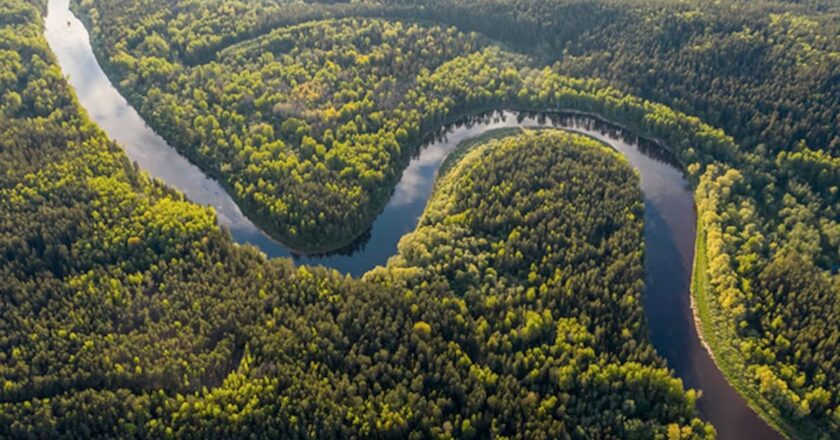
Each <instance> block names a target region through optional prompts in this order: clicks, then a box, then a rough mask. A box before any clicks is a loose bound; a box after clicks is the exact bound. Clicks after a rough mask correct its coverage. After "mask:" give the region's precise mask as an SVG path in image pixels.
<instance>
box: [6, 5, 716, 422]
mask: <svg viewBox="0 0 840 440" xmlns="http://www.w3.org/2000/svg"><path fill="white" fill-rule="evenodd" d="M42 8H43V5H42V4H32V3H28V2H26V1H24V0H10V1H8V2H5V3H3V4H2V5H0V36H2V38H0V66H2V67H1V68H0V73H2V74H1V75H0V81H2V83H0V84H2V90H3V96H2V103H0V113H2V114H3V115H4V117H3V119H0V132H1V133H2V135H0V171H2V172H0V206H1V207H2V209H0V224H2V225H3V228H0V252H2V256H3V258H2V260H1V261H0V309H2V311H3V320H0V382H2V385H3V386H2V389H0V437H3V438H79V437H83V438H112V437H123V438H126V437H146V438H171V437H178V438H230V437H249V438H251V437H253V438H264V437H286V438H302V437H324V438H335V437H359V436H365V437H390V438H405V437H408V438H428V437H441V438H452V437H464V438H468V437H477V438H483V437H488V436H497V437H508V438H564V437H565V438H610V437H612V438H616V437H618V438H622V437H637V438H657V437H658V438H665V437H668V438H710V437H712V436H713V435H714V430H713V428H712V427H711V426H709V425H707V424H705V423H703V422H701V421H700V420H699V419H698V418H697V417H696V412H695V409H694V403H695V400H696V398H697V394H696V393H695V392H694V391H692V390H688V391H685V390H684V389H683V387H682V384H681V382H680V381H679V380H678V379H675V378H673V377H672V376H671V374H670V372H669V370H668V369H667V368H666V367H665V365H664V362H663V361H662V360H661V359H660V358H659V357H658V356H657V355H656V354H655V352H654V351H653V349H652V347H651V344H650V342H649V341H648V339H647V334H646V324H645V320H644V316H643V314H642V311H641V306H640V295H641V288H642V281H641V274H642V268H641V256H642V254H641V251H640V248H641V242H642V236H641V230H642V224H641V209H642V206H641V199H640V192H639V189H638V183H639V182H638V178H637V177H636V176H635V175H634V173H633V172H632V170H631V169H630V168H629V165H628V164H627V163H626V162H624V161H623V160H622V159H620V158H619V157H618V156H617V155H616V154H615V153H612V152H610V151H608V150H607V149H606V148H605V147H603V146H601V145H599V144H597V143H595V142H593V141H591V140H587V139H586V138H583V137H580V136H573V135H569V134H560V133H539V134H535V133H523V134H521V135H519V136H517V137H512V138H509V139H505V140H503V141H498V142H494V143H490V144H487V145H486V146H482V147H481V148H479V149H476V150H475V151H474V152H473V153H470V155H469V156H468V157H466V158H465V159H464V160H462V161H460V162H459V163H458V165H457V167H455V168H453V169H452V170H451V171H450V172H449V173H448V174H447V176H446V177H445V178H444V179H441V180H440V183H439V188H438V189H437V191H436V194H435V196H434V199H433V200H432V202H431V203H430V206H429V208H428V210H427V212H426V214H425V215H424V218H423V222H422V226H421V227H420V228H419V229H418V230H417V231H416V232H415V233H414V234H412V235H410V236H409V237H407V238H406V239H405V241H404V242H403V243H402V244H401V247H400V253H399V255H398V256H396V257H394V259H393V260H392V261H391V262H389V264H388V266H387V267H381V268H378V269H376V270H375V271H373V272H371V273H370V274H369V275H368V276H366V277H365V279H364V280H354V279H351V278H349V277H345V276H343V275H341V274H338V273H336V272H334V271H330V270H327V269H324V268H309V267H294V266H293V265H292V263H291V261H290V260H285V259H277V260H269V259H266V258H265V257H264V256H263V255H262V254H260V253H259V252H258V251H257V250H256V249H254V248H252V247H250V246H240V245H237V244H234V243H232V241H231V239H230V237H229V235H228V234H227V233H226V232H224V231H222V230H220V229H219V228H218V227H217V226H216V222H215V213H214V212H213V210H212V209H210V208H204V207H200V206H197V205H195V204H193V203H191V202H189V201H186V200H184V198H183V197H182V196H181V195H180V194H178V193H176V192H174V191H172V190H170V189H167V188H166V187H165V186H163V185H162V184H161V183H160V182H157V181H154V180H152V179H150V178H149V177H148V176H147V175H145V174H143V173H141V172H139V171H138V170H137V169H136V168H135V167H134V166H133V165H132V164H130V163H129V162H128V161H127V159H126V158H125V156H124V155H123V153H122V152H121V150H120V149H119V148H118V146H117V145H115V144H114V143H112V142H111V141H109V140H107V139H106V138H105V136H104V134H103V133H102V131H100V130H99V128H97V127H96V126H95V125H93V124H92V123H91V122H90V121H89V120H88V119H87V116H86V115H85V114H84V113H83V112H82V111H81V110H80V108H79V105H78V103H77V101H76V99H75V98H74V96H73V94H72V91H71V90H70V89H69V88H68V87H69V86H68V84H67V83H66V82H65V80H64V79H63V78H62V75H61V72H60V69H59V68H58V66H57V65H56V64H55V62H54V59H53V56H52V54H51V53H50V52H49V49H48V47H47V44H46V42H45V40H44V38H43V37H42V36H41V33H42V24H41V23H42V20H41V14H42V12H43V11H42V10H41V9H42ZM482 155H485V156H487V158H489V159H490V160H489V161H487V162H485V161H484V160H482V159H483V158H482ZM544 158H550V159H551V160H550V161H549V162H546V161H544V160H543V159H544ZM568 182H576V184H575V185H571V184H568ZM591 194H598V195H599V197H597V198H592V197H590V195H591ZM430 252H434V256H433V258H434V263H433V264H429V262H428V260H426V259H427V258H429V257H430V256H431V255H430Z"/></svg>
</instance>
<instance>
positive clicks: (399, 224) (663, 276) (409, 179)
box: [46, 0, 781, 439]
mask: <svg viewBox="0 0 840 440" xmlns="http://www.w3.org/2000/svg"><path fill="white" fill-rule="evenodd" d="M68 3H69V0H50V2H49V14H48V16H47V19H46V37H47V41H48V42H49V44H50V47H51V48H52V50H53V52H54V53H55V54H56V56H57V57H58V61H59V64H60V65H61V68H62V70H63V72H64V74H65V75H66V76H67V77H68V78H69V81H70V84H71V85H72V86H73V88H74V89H75V91H76V94H77V96H78V98H79V101H80V102H81V104H82V106H83V107H84V108H85V109H86V110H87V112H88V113H89V115H90V117H91V118H92V119H93V120H94V121H95V122H96V123H98V124H99V126H100V127H102V128H103V129H104V130H105V132H107V133H108V135H109V136H110V137H111V138H112V139H114V140H116V141H117V142H118V143H119V144H120V145H121V146H122V148H123V149H124V150H125V152H126V154H127V155H128V157H129V158H130V159H131V160H132V161H134V162H137V164H138V165H139V166H140V168H142V169H143V170H145V171H146V172H148V173H149V174H151V175H152V176H154V177H157V178H159V179H161V180H162V181H164V182H166V184H168V185H169V186H172V187H174V188H177V189H179V190H181V191H182V192H183V193H184V194H186V196H187V197H188V198H189V199H190V200H192V201H194V202H196V203H200V204H203V205H211V206H213V207H214V208H215V210H216V212H217V214H218V219H219V223H220V224H221V225H222V226H223V227H225V228H227V229H228V230H230V232H231V234H232V235H233V238H234V239H235V240H236V241H237V242H240V243H250V244H253V245H255V246H257V247H258V248H259V249H261V250H262V251H263V252H264V253H265V254H266V255H267V256H269V257H292V258H294V259H295V260H296V262H297V263H298V264H313V265H325V266H329V267H333V268H335V269H337V270H339V271H342V272H345V273H349V274H352V275H354V276H359V275H362V274H364V273H365V272H366V271H368V270H369V269H371V268H373V267H375V266H377V265H383V264H385V263H386V261H387V259H388V257H390V256H392V255H394V254H395V253H396V250H397V243H398V242H399V240H400V238H401V237H402V236H403V235H405V234H407V233H409V232H411V231H413V230H414V228H415V226H416V224H417V221H418V219H419V217H420V215H421V214H422V212H423V209H424V208H425V206H426V202H427V201H428V198H429V195H430V194H431V191H432V187H433V184H434V181H435V177H436V176H437V170H438V168H439V167H440V165H441V162H442V161H443V159H444V158H445V157H446V155H447V153H449V152H450V151H451V150H452V149H453V148H454V147H455V146H457V145H458V144H459V143H460V142H461V141H463V140H466V139H470V138H473V137H476V136H478V135H480V134H482V133H484V132H485V131H488V130H492V129H497V128H503V127H517V126H524V127H556V128H562V129H566V130H570V131H575V132H579V133H583V134H586V135H589V136H592V137H594V138H596V139H599V140H601V141H603V142H605V143H607V144H609V145H610V146H612V147H613V148H615V149H616V150H618V151H619V152H621V153H622V154H623V155H624V156H625V157H626V158H627V159H628V160H629V161H630V163H631V164H632V166H633V167H634V168H635V169H636V170H638V171H639V175H640V176H641V186H642V191H643V193H644V201H645V262H644V264H645V272H646V275H645V276H646V279H645V292H644V307H645V313H646V316H647V321H648V327H649V328H650V334H651V338H652V340H653V344H654V346H655V347H656V350H657V352H659V354H661V355H662V356H664V357H665V359H667V361H668V365H669V366H670V367H671V368H673V369H674V371H675V372H676V374H677V376H679V377H680V378H682V380H683V382H684V383H685V385H686V386H687V387H690V388H695V389H700V390H702V393H703V395H702V398H701V399H700V400H699V402H698V407H699V409H700V412H701V414H702V416H703V417H704V418H705V419H706V420H709V421H710V422H711V423H712V424H713V425H714V426H715V428H716V429H717V431H718V435H719V437H720V438H723V439H765V438H767V439H770V438H781V437H780V436H779V435H778V434H777V433H775V432H774V431H773V430H772V429H771V428H770V427H769V426H768V425H767V424H766V423H765V422H764V421H762V420H761V419H760V418H759V417H757V416H756V414H755V413H754V412H753V411H752V410H751V409H750V408H749V407H748V406H747V405H746V403H745V401H744V399H743V398H741V396H740V395H738V393H737V392H735V390H734V389H733V388H732V387H730V386H729V384H728V383H727V382H726V380H725V379H724V378H723V376H722V375H721V373H720V371H719V370H718V369H717V368H716V366H715V364H714V362H713V361H712V359H711V358H710V356H709V354H708V353H707V352H706V350H705V349H704V348H703V346H702V345H701V343H700V339H699V338H698V336H697V331H696V329H695V326H694V319H693V315H692V312H691V307H690V295H689V286H690V281H691V271H692V261H693V258H694V238H695V224H696V215H695V209H694V199H693V196H692V193H691V191H690V189H689V187H688V184H687V182H686V180H685V178H684V177H683V174H682V172H681V171H680V170H679V168H678V165H676V163H675V162H674V160H673V159H672V158H671V156H670V155H669V154H667V152H665V151H664V150H662V149H661V148H660V147H659V146H658V145H657V144H655V143H653V142H650V141H646V140H643V139H639V138H638V137H636V136H634V135H633V134H631V133H628V132H626V131H624V130H622V129H620V128H618V127H616V126H614V125H611V124H609V123H607V122H604V121H601V120H598V119H596V118H593V117H591V116H585V115H575V114H570V113H565V114H564V113H553V114H526V113H517V112H510V111H504V112H495V113H491V114H485V115H482V116H476V117H472V118H468V119H466V120H464V121H462V122H461V123H458V124H453V125H451V126H447V127H443V128H442V129H441V131H440V132H439V133H438V134H437V135H436V136H434V137H433V138H432V139H430V140H429V141H428V142H427V143H426V144H425V145H424V146H423V147H422V148H421V150H420V152H419V154H418V155H417V156H416V157H414V158H413V159H412V160H411V162H410V164H409V165H408V167H407V168H406V169H405V171H404V172H403V175H402V178H401V180H400V182H399V184H398V185H397V186H396V188H395V190H394V194H393V196H392V197H391V200H390V201H389V202H388V205H387V206H386V207H385V209H384V210H383V212H382V213H381V214H380V215H379V216H378V217H377V219H376V221H374V223H373V225H372V226H371V228H370V230H369V231H368V232H367V233H366V234H365V235H364V236H362V237H360V239H359V240H357V242H356V243H354V244H352V245H351V246H349V247H348V248H346V249H344V250H343V251H339V252H337V253H332V254H329V255H321V256H299V255H294V254H293V253H292V252H291V251H289V250H288V249H287V248H286V247H284V246H283V245H282V244H280V243H278V242H277V241H274V240H272V239H271V238H270V237H269V236H268V235H266V234H265V233H263V232H262V231H260V230H259V229H258V228H257V227H255V226H254V224H253V223H252V222H251V221H250V220H248V218H247V217H245V216H244V215H243V214H242V212H241V211H240V209H239V207H238V206H237V205H236V203H235V202H234V201H233V200H232V199H231V197H230V196H229V195H228V194H227V193H226V192H225V190H224V188H223V187H222V186H221V185H220V184H219V183H218V182H216V181H215V180H213V179H211V178H209V177H207V176H206V175H205V174H204V173H203V172H202V171H201V170H199V169H198V168H197V167H196V166H194V165H192V164H191V163H190V162H189V161H187V160H186V159H185V158H184V157H182V156H181V155H179V154H178V153H177V152H176V151H175V150H174V149H173V148H172V147H170V146H169V145H167V143H166V142H165V141H164V140H163V139H162V138H161V137H160V136H158V135H157V134H155V133H154V131H152V130H151V129H150V128H149V127H148V126H147V125H146V123H145V122H144V121H143V119H142V118H141V117H140V116H139V115H138V114H137V112H136V111H135V110H134V109H133V108H132V107H131V106H130V105H129V104H128V103H127V102H126V100H125V99H124V98H123V97H122V96H121V95H120V93H119V92H118V91H117V89H116V88H114V86H113V85H112V84H111V82H110V81H109V80H108V78H107V77H106V76H105V73H104V72H103V71H102V69H101V68H100V66H99V63H98V62H97V60H96V58H95V56H94V54H93V52H92V50H91V46H90V41H89V38H88V33H87V31H86V30H85V28H84V26H83V25H82V23H81V22H80V21H79V20H78V19H77V18H76V17H75V16H74V15H73V14H72V13H71V12H70V11H69V9H68Z"/></svg>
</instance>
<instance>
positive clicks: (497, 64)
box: [79, 0, 840, 436]
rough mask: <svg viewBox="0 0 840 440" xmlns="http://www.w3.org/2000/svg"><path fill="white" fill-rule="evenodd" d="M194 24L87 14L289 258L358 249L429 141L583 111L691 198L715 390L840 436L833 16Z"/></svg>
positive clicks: (115, 10) (159, 116)
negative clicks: (449, 124) (654, 149)
mask: <svg viewBox="0 0 840 440" xmlns="http://www.w3.org/2000/svg"><path fill="white" fill-rule="evenodd" d="M198 3H200V4H198ZM179 5H180V6H179V7H177V8H171V7H170V5H169V4H168V3H165V2H143V3H142V4H141V3H139V2H134V1H130V0H122V1H117V2H104V1H96V0H87V1H84V2H81V3H80V5H79V9H80V11H81V12H82V13H83V15H84V16H85V17H87V21H88V23H89V25H90V26H91V28H92V30H93V35H94V38H95V39H96V40H97V41H98V44H97V50H98V51H99V52H100V54H101V55H102V59H103V60H104V61H105V62H106V65H107V66H108V68H109V70H110V71H111V72H112V75H113V76H115V77H116V78H118V79H120V81H121V87H122V88H123V89H124V90H125V91H126V93H127V94H128V96H130V99H131V100H132V101H133V102H135V104H136V105H137V106H138V107H139V108H141V109H142V112H143V113H144V114H145V115H146V116H147V118H148V120H149V121H150V122H151V123H152V125H153V126H154V127H155V128H156V129H158V130H159V131H160V132H161V133H163V134H164V136H165V137H167V138H168V139H170V140H171V141H172V142H173V143H174V144H175V145H176V146H178V147H179V148H180V149H181V150H182V151H184V152H185V153H187V154H188V155H189V156H190V157H191V158H192V159H193V160H194V161H196V162H197V163H199V164H201V165H202V166H203V167H204V168H205V169H207V170H208V171H210V172H211V173H212V174H214V175H217V176H219V177H220V178H222V179H223V180H225V181H226V182H228V186H229V187H231V188H232V192H233V194H234V195H235V197H237V198H238V199H239V200H240V201H241V202H242V205H243V206H244V207H245V208H246V210H248V211H249V213H250V214H251V215H254V216H255V217H256V218H258V219H261V223H262V224H263V225H264V226H266V227H267V229H268V230H269V231H271V232H272V233H274V234H276V235H277V236H279V237H280V238H282V239H283V240H284V241H287V242H289V243H291V244H293V245H295V246H302V247H304V248H305V247H307V246H312V247H314V248H319V247H321V246H323V244H324V242H331V243H341V242H343V241H346V240H347V239H349V238H350V237H352V236H355V235H357V234H358V233H359V230H360V229H358V228H361V227H362V226H363V225H366V224H369V222H370V218H371V217H372V216H373V215H375V213H376V212H378V210H379V209H381V206H382V205H383V204H384V202H385V200H386V198H387V193H382V192H380V191H381V188H382V187H383V185H385V186H387V185H388V184H389V183H392V182H393V181H394V180H395V176H396V175H397V174H398V173H399V170H401V169H402V167H403V166H404V164H405V160H406V156H407V155H410V154H411V153H413V152H414V151H415V150H416V147H417V145H418V144H419V141H420V139H422V137H423V134H424V133H425V132H426V131H427V130H428V129H430V128H434V127H436V126H437V125H438V124H440V123H441V122H442V121H446V120H448V119H451V118H457V117H458V116H459V115H462V114H467V113H474V112H476V111H479V110H482V109H486V108H499V107H514V108H525V109H553V108H570V109H575V110H583V111H589V112H594V113H598V114H601V115H603V116H605V117H608V118H611V119H613V120H616V121H619V122H621V123H622V124H624V125H627V126H628V127H630V128H632V129H634V130H636V131H637V132H639V133H641V134H646V135H651V136H654V137H657V138H659V139H661V140H662V141H664V143H665V144H666V145H667V146H668V147H669V148H670V149H672V151H673V152H674V153H675V154H676V155H677V157H678V158H679V159H680V161H681V162H682V164H683V165H684V167H685V169H686V171H687V172H688V174H689V178H690V180H691V182H692V185H693V187H694V188H695V190H696V193H695V194H696V201H697V206H698V214H699V220H700V226H699V229H698V238H699V242H700V244H701V247H700V248H699V250H698V255H699V259H700V260H701V261H699V263H698V267H702V268H703V269H704V270H703V271H702V273H697V274H695V275H696V278H698V281H697V282H696V283H695V297H696V299H698V302H699V308H700V309H701V310H700V312H701V313H700V315H701V317H702V318H703V323H704V333H705V336H706V337H707V340H708V341H709V342H710V344H711V345H712V347H713V349H714V351H715V353H716V355H717V356H716V357H717V359H718V361H719V364H720V366H721V368H722V369H723V370H724V372H725V373H726V374H727V377H728V379H730V380H731V381H732V382H733V383H734V385H735V386H736V387H737V388H738V389H739V391H741V392H742V393H744V394H745V396H746V397H747V398H748V399H749V400H750V401H751V403H752V404H753V405H754V406H756V407H757V408H758V409H759V410H760V412H761V413H762V414H763V415H764V416H765V417H766V418H768V419H769V420H771V421H773V422H774V424H775V425H776V426H777V427H779V428H781V429H784V430H789V431H790V432H795V433H797V434H798V435H803V436H820V435H825V434H826V433H828V432H833V431H837V430H838V429H840V428H839V426H840V350H838V349H837V347H838V343H840V330H838V327H837V326H826V325H825V323H828V322H833V321H834V320H835V319H836V317H837V316H838V314H840V275H838V273H837V269H838V267H840V224H839V223H838V219H840V205H838V203H839V202H840V199H838V198H839V197H840V195H838V187H840V158H838V156H837V154H838V148H840V147H839V146H840V133H838V131H837V126H838V124H840V102H838V100H840V81H839V80H838V78H840V70H838V69H840V48H838V45H840V41H838V39H837V38H836V36H837V35H838V32H840V18H838V17H840V15H838V11H837V8H836V7H835V5H833V4H832V3H831V2H802V3H794V2H764V1H762V2H736V1H725V2H715V3H708V2H662V1H653V0H632V1H613V0H602V1H592V2H578V1H557V2H537V1H531V0H480V1H479V0H390V1H389V0H383V1H381V2H349V3H345V2H326V3H323V4H321V3H317V2H312V3H306V4H301V3H295V5H294V7H285V6H284V5H283V4H282V2H281V3H277V2H273V1H272V2H268V1H265V2H261V1H257V2H249V3H247V4H246V3H242V2H238V1H236V0H216V1H214V2H209V3H208V2H179ZM296 8H299V9H300V11H301V13H300V15H297V16H298V17H299V18H300V19H299V20H296V19H295V17H296V15H295V14H297V12H296V11H297V9H296ZM245 10H247V11H249V12H248V13H244V12H243V11H245ZM226 16H227V17H230V16H236V17H238V18H241V20H240V19H238V20H237V21H236V23H237V24H236V25H235V26H234V27H230V26H231V25H227V24H225V23H227V21H226V20H225V17H226ZM340 17H345V18H340ZM350 17H353V18H350ZM325 18H328V19H327V20H326V21H324V19H325ZM415 18H416V19H420V20H419V21H416V20H415ZM312 20H314V21H312ZM319 20H321V21H319ZM137 22H141V23H142V24H143V25H142V26H139V27H137V26H132V27H129V26H127V25H126V23H137ZM183 23H190V25H189V26H182V25H181V24H183ZM198 23H201V24H200V25H199V24H198ZM432 23H437V24H432ZM447 26H454V27H455V28H451V27H447ZM371 29H382V32H381V33H380V34H379V35H377V36H375V37H373V36H371V35H370V32H369V31H370V30H371ZM397 29H401V31H399V32H397V35H396V36H395V35H393V32H394V30H397ZM366 32H368V33H366ZM473 32H478V33H477V34H476V33H473ZM435 39H438V40H440V41H434V40H435ZM292 40H294V44H291V43H290V42H291V41H292ZM494 40H495V41H494ZM496 41H498V42H501V44H497V43H496ZM298 47H301V48H306V50H304V51H301V50H299V49H298ZM329 48H339V49H338V50H337V53H333V54H331V53H330V51H329V50H328V49H329ZM397 69H403V70H399V71H398V70H397ZM278 93H279V94H278ZM635 96H638V97H635ZM647 100H651V101H647ZM653 101H658V102H662V103H664V104H667V105H668V106H669V107H666V106H664V105H661V104H654V103H653ZM298 102H305V103H307V104H306V105H303V106H296V104H295V103H298ZM688 115H693V116H688ZM208 121H209V122H208ZM701 121H702V122H701ZM707 124H709V125H707ZM712 127H717V129H715V128H712ZM721 129H722V130H721ZM255 145H256V146H263V145H272V147H271V148H268V147H260V148H258V149H257V148H256V147H255V148H254V149H257V152H254V153H251V151H252V150H251V149H250V148H249V147H250V146H255ZM196 149H198V150H196ZM202 149H203V150H202ZM243 170H244V171H243ZM304 176H305V177H304ZM316 176H317V177H316ZM319 179H326V180H327V181H328V182H329V183H328V184H327V185H326V186H325V187H324V186H321V187H319V188H317V189H314V188H313V187H312V185H311V184H310V182H312V181H313V180H314V181H318V180H319ZM315 194H317V196H314V195H315ZM314 199H317V200H330V201H333V200H338V199H340V200H341V202H340V205H338V204H336V203H333V202H329V203H327V204H326V206H317V203H318V202H315V201H314ZM337 206H341V208H340V209H334V208H335V207H337ZM348 207H350V208H351V209H350V211H349V212H351V214H347V212H348V211H345V209H346V208H348ZM278 214H280V216H278ZM348 216H349V217H348ZM280 218H282V219H283V221H282V222H275V221H273V220H272V219H280ZM821 433H822V434H821Z"/></svg>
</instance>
